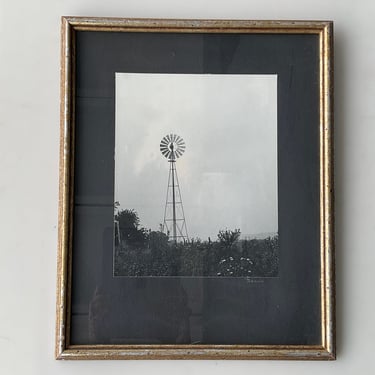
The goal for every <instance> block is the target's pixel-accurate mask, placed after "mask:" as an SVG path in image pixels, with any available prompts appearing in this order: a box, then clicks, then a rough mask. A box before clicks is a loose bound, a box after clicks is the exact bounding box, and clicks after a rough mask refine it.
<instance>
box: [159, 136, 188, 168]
mask: <svg viewBox="0 0 375 375" xmlns="http://www.w3.org/2000/svg"><path fill="white" fill-rule="evenodd" d="M160 152H161V153H162V154H163V155H164V156H165V157H166V158H167V159H168V160H169V161H174V160H176V159H177V158H179V157H180V156H181V155H182V154H183V153H184V152H185V142H184V140H183V139H182V138H181V137H180V136H178V135H176V134H168V135H166V136H165V137H164V138H163V139H162V140H161V142H160Z"/></svg>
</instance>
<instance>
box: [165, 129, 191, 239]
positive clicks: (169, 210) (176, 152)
mask: <svg viewBox="0 0 375 375" xmlns="http://www.w3.org/2000/svg"><path fill="white" fill-rule="evenodd" d="M160 152H161V153H162V155H163V156H164V157H165V158H167V159H168V162H169V163H170V165H169V176H168V185H167V196H166V200H165V208H164V219H163V231H164V232H165V233H166V234H167V235H168V236H169V238H170V240H171V241H172V242H175V243H176V242H178V241H184V242H185V241H189V236H188V232H187V226H186V220H185V212H184V207H183V204H182V196H181V190H180V184H179V181H178V176H177V169H176V160H177V159H178V158H179V157H181V156H182V154H183V153H184V152H185V142H184V140H183V139H182V138H181V137H180V136H178V135H176V134H168V135H166V136H165V137H163V139H162V140H161V142H160Z"/></svg>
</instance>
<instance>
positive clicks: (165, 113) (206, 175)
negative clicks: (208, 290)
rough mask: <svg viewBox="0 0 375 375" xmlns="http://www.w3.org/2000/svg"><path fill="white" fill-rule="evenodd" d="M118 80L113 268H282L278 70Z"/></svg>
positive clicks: (244, 273) (180, 272)
mask: <svg viewBox="0 0 375 375" xmlns="http://www.w3.org/2000/svg"><path fill="white" fill-rule="evenodd" d="M115 84H116V97H115V103H116V104H115V106H116V107H115V181H114V186H115V192H114V226H113V228H114V233H113V273H114V276H127V277H136V276H142V277H168V276H169V277H171V276H180V277H190V276H194V277H248V278H252V277H277V276H278V265H279V257H280V256H281V255H280V254H279V237H278V170H277V75H276V74H267V75H266V74H264V75H259V74H156V73H116V81H115Z"/></svg>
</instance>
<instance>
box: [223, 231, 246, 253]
mask: <svg viewBox="0 0 375 375" xmlns="http://www.w3.org/2000/svg"><path fill="white" fill-rule="evenodd" d="M240 235H241V231H240V230H239V229H235V230H231V229H225V230H223V229H222V230H220V231H219V233H218V234H217V237H218V239H219V242H220V244H221V245H224V247H225V248H226V249H228V250H229V249H231V248H232V246H233V244H234V243H235V242H237V241H238V240H239V238H240Z"/></svg>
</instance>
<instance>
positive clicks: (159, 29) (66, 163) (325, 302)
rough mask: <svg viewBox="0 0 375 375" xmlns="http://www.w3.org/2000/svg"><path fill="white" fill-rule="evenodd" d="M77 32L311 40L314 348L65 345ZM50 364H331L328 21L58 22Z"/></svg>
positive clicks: (70, 264)
mask: <svg viewBox="0 0 375 375" xmlns="http://www.w3.org/2000/svg"><path fill="white" fill-rule="evenodd" d="M77 32H98V33H114V32H116V33H133V32H137V33H187V34H194V33H203V34H213V33H215V34H251V35H253V34H267V35H270V34H272V35H274V34H275V35H285V36H287V35H297V34H298V35H307V34H309V35H316V36H317V37H318V43H319V48H318V49H319V56H317V59H318V66H319V72H318V74H319V103H318V106H319V124H316V126H318V127H319V130H318V132H319V140H318V143H319V152H318V155H317V156H318V158H319V202H320V204H319V208H317V209H318V210H319V217H320V220H319V235H320V249H319V253H320V274H319V275H316V278H317V279H318V280H319V281H320V314H321V316H320V318H321V319H320V327H321V336H320V337H321V342H320V343H319V344H313V345H310V344H294V343H293V344H290V343H286V344H284V343H280V344H252V345H248V344H246V345H244V344H231V345H221V344H204V345H202V344H158V345H155V344H144V343H141V344H119V345H117V344H89V343H87V344H74V345H73V344H71V338H70V336H71V333H70V332H71V329H72V326H71V318H70V316H71V298H72V297H71V296H72V272H73V271H72V268H73V256H72V252H73V251H74V249H73V247H74V246H73V237H74V226H73V224H74V223H73V222H74V220H73V219H74V181H75V172H74V170H75V147H77V145H76V138H75V128H76V126H79V124H77V121H76V119H77V118H76V104H75V103H76V80H77V76H76V62H75V58H76V54H77V50H76V49H77V44H76V35H77ZM61 35H62V48H61V112H60V121H61V135H60V142H61V143H60V144H61V146H60V199H59V246H58V280H57V304H56V310H57V320H56V358H57V359H293V360H301V359H310V360H319V359H335V302H334V301H335V283H334V229H333V226H334V223H333V154H332V151H333V135H332V131H333V130H332V127H333V110H332V105H333V24H332V22H328V21H240V20H238V21H237V20H236V21H232V20H159V19H121V18H83V17H82V18H80V17H63V18H62V34H61Z"/></svg>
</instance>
